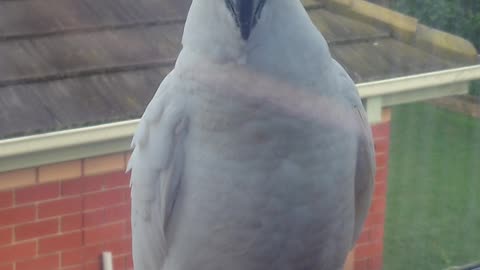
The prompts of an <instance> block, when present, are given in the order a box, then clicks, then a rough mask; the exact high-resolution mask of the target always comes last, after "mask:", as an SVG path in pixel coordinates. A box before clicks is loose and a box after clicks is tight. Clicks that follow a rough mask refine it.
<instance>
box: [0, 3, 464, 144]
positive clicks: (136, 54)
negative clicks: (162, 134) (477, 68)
mask: <svg viewBox="0 0 480 270" xmlns="http://www.w3.org/2000/svg"><path fill="white" fill-rule="evenodd" d="M190 2H191V0H135V1H132V0H102V1H98V0H41V1H40V0H8V1H7V0H3V1H0V138H9V137H15V136H21V135H26V134H35V133H42V132H47V131H53V130H59V129H68V128H72V127H79V126H88V125H93V124H98V123H106V122H112V121H117V120H126V119H131V118H137V117H139V116H140V115H141V114H142V112H143V110H144V108H145V106H146V104H147V103H148V101H149V100H150V98H151V97H152V96H153V94H154V92H155V90H156V88H157V87H158V85H159V83H160V82H161V81H162V79H163V78H164V76H165V75H166V74H167V73H168V72H169V71H170V70H171V68H172V67H173V63H174V61H175V58H176V56H177V54H178V52H179V50H180V47H181V44H180V41H181V34H182V29H183V23H184V21H185V17H186V14H187V11H188V8H189V5H190ZM304 3H305V4H306V6H307V10H308V12H309V14H310V16H311V17H312V19H313V21H314V23H315V24H316V25H317V26H318V28H319V30H320V31H321V32H322V33H323V35H324V36H325V38H326V39H327V41H328V42H329V44H330V46H331V51H332V54H333V56H334V58H336V59H337V60H338V61H339V62H340V63H341V64H342V65H343V66H344V67H345V68H346V69H347V71H348V72H349V74H350V75H351V76H352V78H353V79H354V80H355V81H356V82H366V81H375V80H381V79H386V78H392V77H398V76H404V75H411V74H416V73H420V72H427V71H434V70H440V69H446V68H452V67H458V66H463V65H466V62H465V61H464V60H458V59H457V58H455V57H449V58H442V57H440V56H436V55H434V54H431V53H430V52H429V51H426V50H422V49H420V48H419V47H416V46H414V45H412V44H411V43H406V42H404V41H401V40H400V39H397V38H395V37H394V36H395V35H394V34H392V33H393V32H392V29H391V28H390V27H389V26H388V25H386V24H383V23H375V22H372V21H368V20H362V19H360V18H359V17H356V16H348V15H346V14H347V13H342V12H338V11H337V9H335V8H331V7H329V6H328V5H326V4H324V3H323V2H322V1H321V0H305V1H304ZM367 21H368V22H367Z"/></svg>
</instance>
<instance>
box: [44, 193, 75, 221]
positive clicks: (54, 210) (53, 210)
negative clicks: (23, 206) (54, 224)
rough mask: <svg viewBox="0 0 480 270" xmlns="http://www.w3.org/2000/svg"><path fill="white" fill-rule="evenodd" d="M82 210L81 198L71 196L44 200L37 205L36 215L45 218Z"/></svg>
mask: <svg viewBox="0 0 480 270" xmlns="http://www.w3.org/2000/svg"><path fill="white" fill-rule="evenodd" d="M81 210H82V198H81V197H73V198H65V199H60V200H55V201H51V202H45V203H41V204H39V205H38V217H39V218H46V217H53V216H60V215H65V214H73V213H76V212H80V211H81Z"/></svg>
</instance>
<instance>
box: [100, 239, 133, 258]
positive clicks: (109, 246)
mask: <svg viewBox="0 0 480 270" xmlns="http://www.w3.org/2000/svg"><path fill="white" fill-rule="evenodd" d="M105 250H107V251H110V252H112V254H113V255H115V256H116V255H125V254H130V253H132V239H131V238H125V239H120V240H114V241H110V242H107V243H105Z"/></svg>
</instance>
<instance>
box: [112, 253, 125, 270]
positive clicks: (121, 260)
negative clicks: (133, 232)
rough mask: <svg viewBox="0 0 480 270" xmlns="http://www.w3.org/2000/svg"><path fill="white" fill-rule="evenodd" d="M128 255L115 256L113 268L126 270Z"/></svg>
mask: <svg viewBox="0 0 480 270" xmlns="http://www.w3.org/2000/svg"><path fill="white" fill-rule="evenodd" d="M126 259H127V256H116V257H114V258H113V269H115V270H125V263H126Z"/></svg>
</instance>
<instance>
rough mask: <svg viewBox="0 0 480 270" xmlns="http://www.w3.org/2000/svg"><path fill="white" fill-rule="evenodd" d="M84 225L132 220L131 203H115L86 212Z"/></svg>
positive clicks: (90, 225)
mask: <svg viewBox="0 0 480 270" xmlns="http://www.w3.org/2000/svg"><path fill="white" fill-rule="evenodd" d="M83 220H84V226H85V227H92V226H98V225H101V224H107V223H113V222H117V221H122V220H130V204H126V203H124V204H121V205H115V206H112V207H108V208H102V209H98V210H95V211H90V212H86V213H84V216H83Z"/></svg>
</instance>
